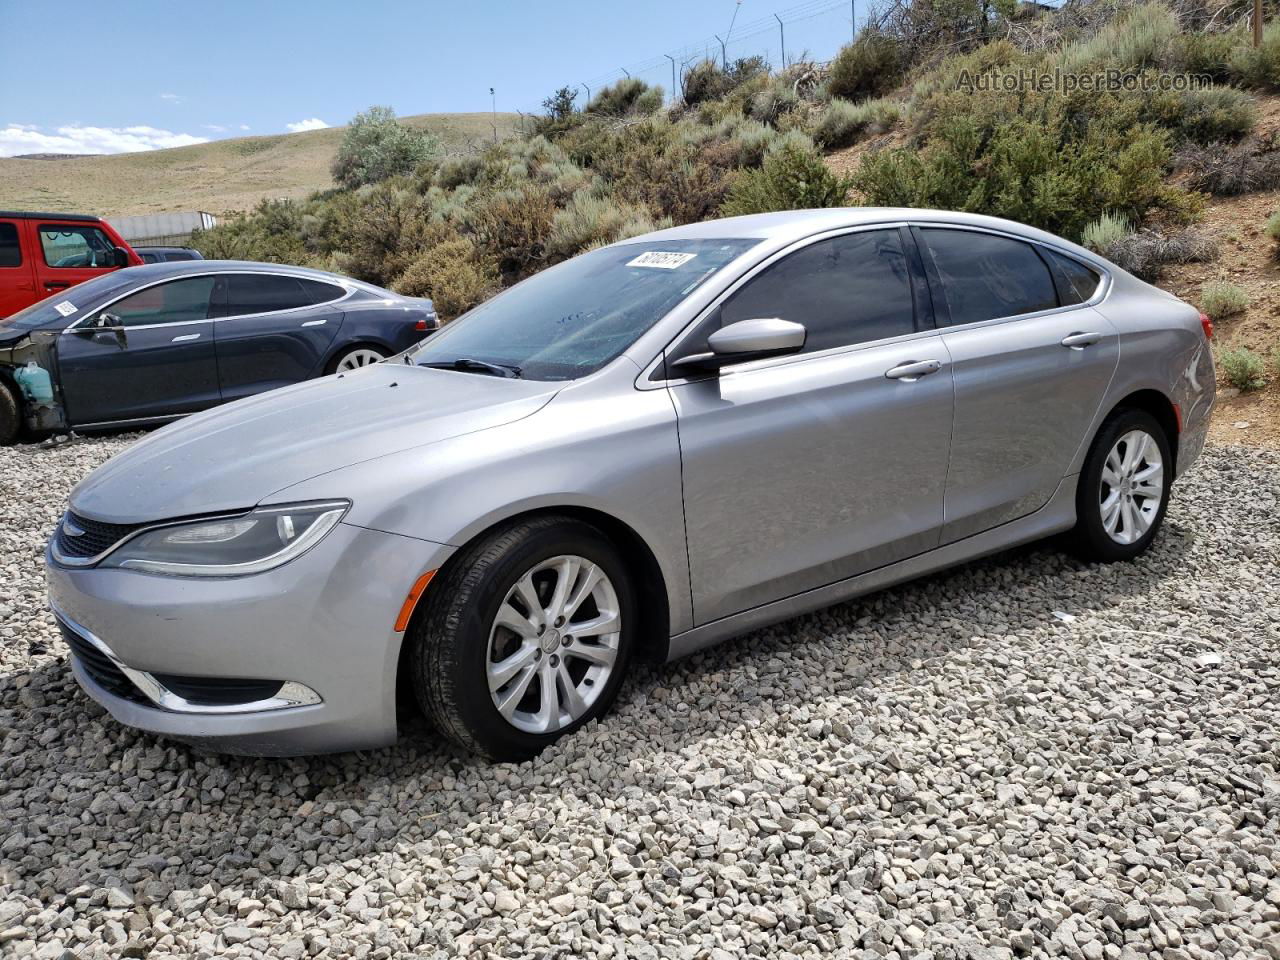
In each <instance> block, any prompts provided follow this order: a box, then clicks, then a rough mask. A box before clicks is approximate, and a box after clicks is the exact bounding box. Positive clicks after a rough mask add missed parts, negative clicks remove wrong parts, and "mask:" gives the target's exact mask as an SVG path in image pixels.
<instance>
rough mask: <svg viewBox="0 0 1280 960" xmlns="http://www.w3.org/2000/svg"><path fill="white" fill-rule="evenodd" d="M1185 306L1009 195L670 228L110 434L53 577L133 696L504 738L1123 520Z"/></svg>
mask: <svg viewBox="0 0 1280 960" xmlns="http://www.w3.org/2000/svg"><path fill="white" fill-rule="evenodd" d="M1209 333H1210V328H1209V325H1208V322H1207V320H1204V319H1203V318H1202V317H1201V316H1200V315H1199V314H1198V313H1197V311H1196V310H1195V309H1194V308H1193V307H1190V306H1188V305H1187V304H1185V303H1183V302H1181V301H1179V300H1177V299H1176V298H1174V297H1173V296H1171V295H1169V294H1167V293H1163V292H1162V291H1160V290H1157V289H1156V288H1154V287H1151V286H1148V285H1147V284H1146V283H1143V282H1141V281H1140V280H1137V279H1135V278H1134V277H1132V276H1130V275H1129V274H1127V273H1125V272H1124V271H1123V270H1120V269H1118V268H1117V267H1115V266H1113V265H1112V264H1110V263H1108V262H1106V261H1105V260H1102V259H1100V258H1099V257H1097V256H1096V255H1095V254H1093V253H1090V252H1089V251H1087V250H1084V249H1082V248H1081V247H1078V246H1076V245H1074V244H1071V243H1068V242H1066V241H1064V240H1061V239H1059V238H1058V237H1055V236H1052V235H1050V234H1047V233H1044V232H1041V231H1039V230H1034V229H1031V228H1029V227H1025V226H1021V225H1019V224H1015V223H1009V222H1006V221H1003V220H996V219H991V218H987V217H980V216H972V215H963V214H955V213H940V212H933V211H927V210H891V209H843V210H824V211H801V212H791V213H779V214H769V215H763V216H753V217H745V218H738V219H729V220H721V221H716V222H711V223H702V224H696V225H691V226H685V227H679V228H675V229H670V230H663V231H660V232H657V233H652V234H648V235H646V236H642V237H638V238H635V239H632V240H628V241H625V242H622V243H616V244H614V245H612V246H608V247H604V248H601V249H598V250H594V251H592V252H590V253H586V254H583V255H582V256H579V257H577V258H575V259H573V260H570V261H568V262H566V263H563V264H561V265H559V266H556V267H553V268H551V269H548V270H545V271H543V272H542V273H539V274H537V275H535V276H533V277H531V278H530V279H528V280H525V281H524V282H523V283H520V284H518V285H517V286H515V287H512V288H511V289H510V290H508V291H506V292H505V293H502V294H500V295H499V296H497V297H495V298H494V299H492V300H490V301H489V302H487V303H485V304H483V305H482V306H480V307H477V308H476V309H475V310H473V311H471V312H470V313H469V314H467V315H465V316H464V317H462V318H461V319H459V320H457V321H456V322H454V323H453V324H451V325H450V326H447V327H445V328H444V329H443V330H442V331H441V332H440V333H438V334H436V335H435V336H433V337H431V338H430V339H429V340H427V341H425V342H424V343H423V344H422V345H421V346H420V347H418V348H417V349H415V350H413V351H410V352H409V353H406V354H405V356H404V357H403V358H401V359H396V360H393V361H391V362H387V363H381V364H377V365H374V366H371V367H367V368H365V369H362V370H358V371H355V372H353V373H349V374H346V375H344V376H339V377H329V378H326V379H324V380H320V381H315V382H311V383H306V384H300V385H298V386H295V387H289V388H285V389H283V390H278V391H275V392H273V393H270V394H265V395H263V396H260V397H255V398H252V399H249V400H243V401H240V402H239V403H235V404H232V405H230V406H228V407H224V408H221V409H219V410H215V411H209V412H206V413H202V414H198V415H196V416H194V417H191V418H189V419H187V420H184V421H182V422H180V423H178V424H174V425H172V426H169V427H166V428H164V429H162V430H160V431H158V432H156V433H155V434H153V435H151V436H150V437H148V438H147V439H145V440H143V441H141V442H140V443H138V444H136V445H134V446H133V447H131V448H129V449H128V450H126V451H125V452H124V453H122V454H120V455H119V456H117V457H115V458H114V459H113V460H111V461H109V462H108V463H106V464H105V465H103V466H102V467H100V468H99V469H97V470H96V471H94V472H93V473H92V474H91V475H90V476H89V477H88V478H87V479H85V480H84V481H83V482H82V483H81V484H80V485H79V486H78V487H76V488H75V490H74V491H73V492H72V494H71V498H70V509H69V510H68V511H67V513H66V515H65V516H64V518H63V519H62V522H61V523H60V524H59V526H58V528H57V530H56V533H55V535H54V538H53V540H52V542H51V543H50V545H49V548H48V555H47V563H48V576H49V598H50V602H51V606H52V608H53V612H54V614H55V616H56V617H57V621H58V623H59V625H60V627H61V629H62V632H63V635H64V637H65V638H66V641H67V643H68V644H69V646H70V648H71V663H72V667H73V669H74V671H75V675H76V677H77V678H78V680H79V682H80V683H81V685H82V686H83V687H84V689H85V690H87V691H88V693H89V695H90V696H92V697H93V698H94V699H96V700H98V701H99V702H101V703H102V704H104V705H105V706H106V708H107V709H108V710H109V711H110V712H111V713H112V714H113V715H114V716H115V717H116V718H117V719H119V720H120V721H122V722H124V723H126V724H131V725H133V726H136V727H140V728H143V729H146V730H150V731H155V732H158V733H162V734H167V735H171V736H174V737H179V738H184V739H187V740H190V741H196V742H199V743H202V744H204V745H207V746H211V747H213V748H215V749H221V750H226V751H238V752H253V753H266V754H293V753H305V752H318V751H329V750H340V749H352V748H360V747H373V746H377V745H381V744H387V743H389V742H391V741H392V740H393V739H394V738H395V736H396V731H397V715H396V705H397V699H398V698H397V694H399V693H403V694H405V695H406V696H405V697H404V699H405V700H407V701H408V702H410V703H412V702H414V700H415V699H416V703H417V704H418V706H419V707H420V708H421V710H422V711H424V712H425V713H426V715H427V716H428V718H429V719H430V720H431V721H432V722H433V723H434V725H435V727H436V728H437V729H438V730H439V732H440V733H441V734H442V735H443V736H445V737H447V738H449V739H450V740H452V741H454V742H456V743H457V744H460V745H462V746H463V747H465V748H469V749H472V750H476V751H479V752H482V753H485V754H487V755H489V756H492V757H498V758H521V757H528V756H530V755H532V754H534V753H536V752H538V751H539V750H540V749H541V748H543V747H544V746H546V745H547V744H549V743H551V742H552V741H554V740H556V739H557V738H558V737H561V736H563V735H565V734H567V733H569V732H571V731H573V730H574V729H575V728H578V727H580V726H582V725H583V724H584V723H587V722H588V721H590V720H592V719H593V718H596V717H599V716H600V715H601V714H603V713H604V712H605V711H606V710H607V709H608V707H609V705H610V703H611V702H612V701H613V700H614V698H615V697H616V695H617V693H618V688H619V684H620V683H621V682H622V679H623V677H624V675H625V673H626V670H627V666H628V664H629V663H631V662H633V661H636V660H638V659H646V660H656V661H663V660H667V659H671V658H675V657H680V656H683V655H686V654H689V653H691V652H692V651H695V650H698V649H699V648H702V647H706V646H707V645H708V644H712V643H715V642H717V641H719V640H722V639H724V638H726V637H729V636H731V635H733V634H738V633H742V632H743V631H746V630H750V629H752V628H755V627H759V626H761V625H763V624H767V623H770V622H773V621H777V620H781V619H783V618H786V617H790V616H793V615H795V614H798V613H801V612H803V611H807V610H812V609H815V608H818V607H822V606H825V605H828V604H831V603H834V602H837V601H840V600H844V599H846V598H849V597H852V596H854V595H856V594H861V593H865V592H867V591H870V590H874V589H877V588H880V587H884V586H886V585H888V584H892V583H897V582H899V581H902V580H906V579H909V578H911V577H916V576H919V575H920V574H923V573H927V572H929V571H932V570H937V569H939V568H942V567H946V566H950V565H953V564H956V563H959V562H962V561H965V560H969V559H971V558H973V557H977V556H979V555H982V554H987V553H991V552H993V551H997V550H1001V549H1004V548H1006V547H1010V546H1012V545H1014V544H1020V543H1025V542H1027V541H1031V540H1036V539H1038V538H1042V537H1046V536H1048V535H1050V534H1057V533H1063V532H1069V533H1070V536H1071V539H1072V540H1073V541H1074V543H1075V544H1076V546H1077V548H1078V549H1079V550H1080V551H1081V552H1082V553H1083V554H1084V555H1085V556H1086V557H1088V558H1092V559H1096V560H1100V561H1115V560H1127V559H1130V558H1133V557H1135V556H1137V555H1138V554H1140V553H1142V552H1143V551H1144V550H1146V549H1147V547H1148V546H1149V545H1150V544H1151V541H1152V538H1153V537H1155V535H1156V532H1157V530H1159V528H1160V524H1161V520H1162V518H1163V517H1164V513H1165V509H1166V507H1167V505H1168V502H1169V493H1170V484H1171V483H1172V482H1173V479H1174V477H1175V476H1177V475H1178V474H1179V473H1180V472H1182V471H1184V470H1186V469H1187V467H1188V466H1189V465H1190V464H1191V463H1192V461H1194V460H1195V459H1196V457H1197V456H1198V454H1199V453H1200V449H1201V446H1202V444H1203V442H1204V438H1205V432H1206V429H1207V426H1208V423H1209V415H1210V409H1211V407H1212V405H1213V402H1214V370H1213V362H1212V359H1211V356H1210V350H1209V343H1208V339H1207V338H1208V334H1209ZM410 693H411V694H412V695H413V698H412V699H410V698H409V697H408V694H410Z"/></svg>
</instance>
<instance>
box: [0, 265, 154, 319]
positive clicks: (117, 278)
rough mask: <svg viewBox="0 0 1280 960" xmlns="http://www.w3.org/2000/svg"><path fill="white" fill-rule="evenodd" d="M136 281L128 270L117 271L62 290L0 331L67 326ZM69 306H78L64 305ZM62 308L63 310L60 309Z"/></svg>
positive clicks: (16, 315)
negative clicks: (86, 309) (89, 308)
mask: <svg viewBox="0 0 1280 960" xmlns="http://www.w3.org/2000/svg"><path fill="white" fill-rule="evenodd" d="M135 282H136V278H134V277H132V276H130V275H129V271H128V270H114V271H112V272H111V273H104V274H102V275H101V276H97V277H94V278H93V279H92V280H86V281H85V282H84V283H77V284H76V285H75V286H74V287H70V288H68V289H66V290H59V291H58V292H56V293H54V294H53V295H52V296H48V297H45V298H44V299H43V300H41V301H39V302H38V303H33V304H32V305H31V306H29V307H27V308H26V309H25V310H19V311H18V312H17V313H15V314H11V315H10V316H8V317H6V318H5V319H3V320H0V330H13V329H18V330H38V329H40V328H41V327H65V326H67V325H68V324H70V323H71V322H72V321H74V320H78V319H80V318H81V317H83V316H84V315H85V308H86V307H92V306H93V305H94V304H96V303H99V302H101V301H102V300H103V299H105V298H106V297H109V296H111V294H113V293H116V292H117V291H124V290H125V289H126V288H127V287H129V286H131V285H132V284H134V283H135ZM64 304H70V305H71V307H75V309H74V310H72V309H71V308H70V307H67V306H64ZM59 308H61V309H59Z"/></svg>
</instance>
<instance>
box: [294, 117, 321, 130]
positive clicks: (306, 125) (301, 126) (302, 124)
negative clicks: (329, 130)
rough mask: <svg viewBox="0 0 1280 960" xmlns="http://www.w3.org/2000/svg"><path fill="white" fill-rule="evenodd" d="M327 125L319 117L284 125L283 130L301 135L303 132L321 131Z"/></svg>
mask: <svg viewBox="0 0 1280 960" xmlns="http://www.w3.org/2000/svg"><path fill="white" fill-rule="evenodd" d="M327 126H328V124H327V123H325V122H324V121H323V120H321V119H320V118H319V117H312V118H311V119H310V120H299V121H298V122H297V123H286V124H285V128H286V129H287V130H288V131H289V132H290V133H301V132H302V131H303V130H323V129H324V128H325V127H327Z"/></svg>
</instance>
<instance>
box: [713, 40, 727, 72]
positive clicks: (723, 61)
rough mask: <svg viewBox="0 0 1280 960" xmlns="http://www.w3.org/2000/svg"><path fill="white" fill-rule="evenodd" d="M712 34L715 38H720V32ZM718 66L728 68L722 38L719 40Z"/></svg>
mask: <svg viewBox="0 0 1280 960" xmlns="http://www.w3.org/2000/svg"><path fill="white" fill-rule="evenodd" d="M712 36H713V37H715V38H716V39H717V40H720V34H718V33H713V34H712ZM720 66H721V67H722V68H723V69H725V70H728V69H729V54H728V53H727V52H726V51H725V49H724V41H723V40H720Z"/></svg>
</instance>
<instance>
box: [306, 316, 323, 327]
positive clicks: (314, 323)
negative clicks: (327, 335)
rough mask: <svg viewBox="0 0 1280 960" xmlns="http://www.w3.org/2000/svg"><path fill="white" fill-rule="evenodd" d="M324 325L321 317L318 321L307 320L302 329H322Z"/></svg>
mask: <svg viewBox="0 0 1280 960" xmlns="http://www.w3.org/2000/svg"><path fill="white" fill-rule="evenodd" d="M324 325H325V319H324V318H323V317H322V318H321V319H319V320H308V321H306V322H305V323H304V324H303V326H304V327H323V326H324Z"/></svg>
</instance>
